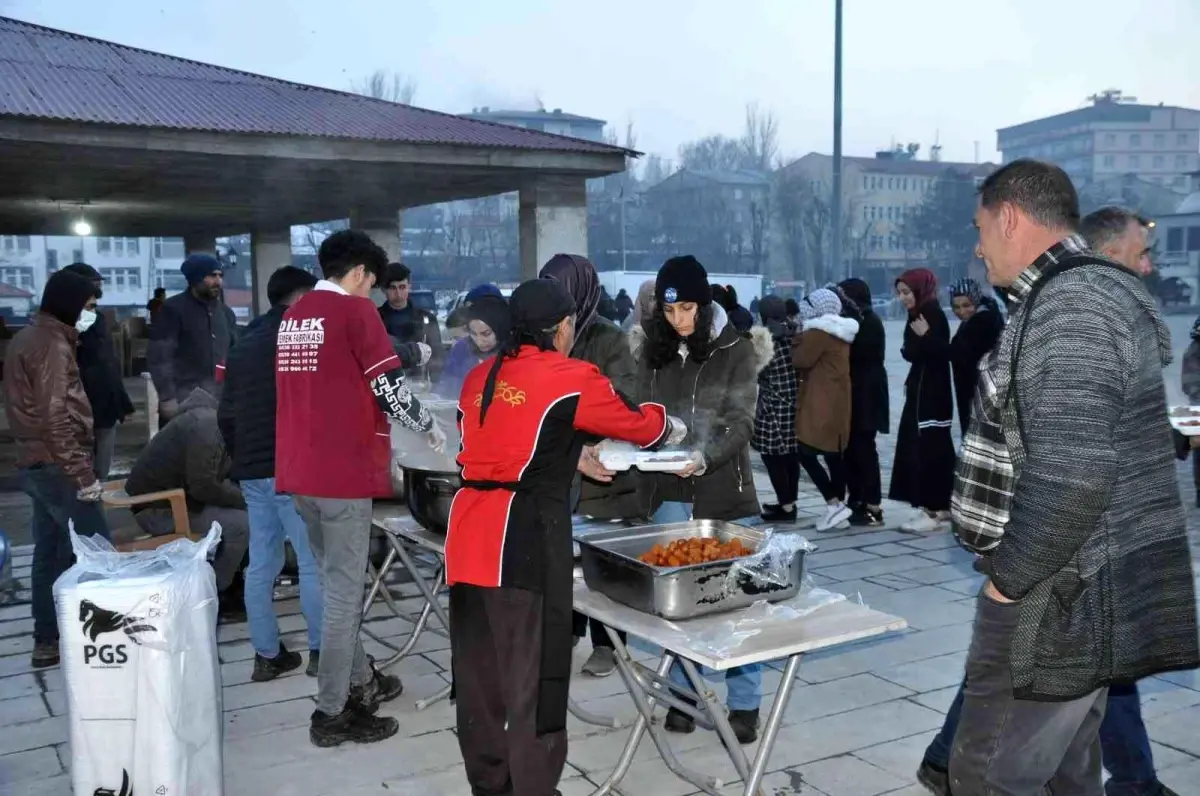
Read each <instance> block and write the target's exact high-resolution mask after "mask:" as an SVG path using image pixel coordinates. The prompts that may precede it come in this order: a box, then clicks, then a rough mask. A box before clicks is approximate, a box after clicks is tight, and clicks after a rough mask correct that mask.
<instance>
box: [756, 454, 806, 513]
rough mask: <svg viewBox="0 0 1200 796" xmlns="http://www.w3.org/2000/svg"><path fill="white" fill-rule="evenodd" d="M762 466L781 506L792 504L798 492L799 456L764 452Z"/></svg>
mask: <svg viewBox="0 0 1200 796" xmlns="http://www.w3.org/2000/svg"><path fill="white" fill-rule="evenodd" d="M762 460H763V466H764V467H766V468H767V477H768V478H770V479H771V488H772V489H774V490H775V499H776V500H777V501H779V505H781V506H789V505H793V504H795V502H796V497H797V496H798V495H799V494H800V456H799V454H796V453H764V454H762Z"/></svg>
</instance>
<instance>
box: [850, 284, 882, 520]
mask: <svg viewBox="0 0 1200 796" xmlns="http://www.w3.org/2000/svg"><path fill="white" fill-rule="evenodd" d="M838 290H839V291H840V292H841V295H842V311H843V313H844V314H846V313H851V312H853V313H856V319H857V320H858V334H857V335H855V337H854V342H853V343H851V344H850V442H849V444H848V445H846V451H845V453H844V454H843V459H844V462H845V468H846V489H847V494H848V503H849V505H850V509H851V511H852V512H853V513H852V514H851V515H850V524H851V525H855V526H868V527H878V526H881V525H883V506H882V503H883V483H882V479H881V477H880V473H879V451H878V449H877V448H876V447H875V435H876V434H887V433H888V431H889V430H890V425H891V417H890V414H889V409H888V378H887V370H886V368H884V365H883V362H884V359H885V358H886V356H887V333H886V332H885V331H884V328H883V321H882V320H880V318H879V316H878V315H876V314H875V311H874V309H873V308H872V306H871V288H869V287H868V286H867V283H866V282H864V281H863V280H861V279H853V278H852V279H846V280H843V281H842V282H839V283H838Z"/></svg>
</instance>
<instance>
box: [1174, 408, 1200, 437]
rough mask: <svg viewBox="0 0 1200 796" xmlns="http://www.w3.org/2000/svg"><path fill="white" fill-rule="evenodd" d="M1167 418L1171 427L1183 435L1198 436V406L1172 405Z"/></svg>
mask: <svg viewBox="0 0 1200 796" xmlns="http://www.w3.org/2000/svg"><path fill="white" fill-rule="evenodd" d="M1167 418H1168V419H1169V420H1170V421H1171V428H1173V429H1175V430H1176V431H1178V432H1179V433H1180V434H1182V435H1184V436H1185V437H1197V436H1200V406H1172V407H1171V411H1169V412H1168V413H1167Z"/></svg>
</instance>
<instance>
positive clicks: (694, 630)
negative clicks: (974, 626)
mask: <svg viewBox="0 0 1200 796" xmlns="http://www.w3.org/2000/svg"><path fill="white" fill-rule="evenodd" d="M574 603H575V610H576V611H579V612H580V613H582V614H587V615H588V616H590V617H592V618H594V619H596V620H598V621H599V622H601V623H602V624H605V625H608V626H609V627H612V628H615V629H617V630H624V631H625V632H627V633H628V634H629V635H631V636H637V637H638V638H642V639H645V640H646V641H649V642H650V643H652V644H657V645H658V646H660V647H663V648H664V649H667V650H670V651H671V652H674V653H677V654H679V655H682V656H684V657H686V658H688V659H689V660H691V661H695V662H696V663H699V664H701V665H703V666H707V667H709V668H710V669H716V670H718V671H724V670H726V669H732V668H733V667H735V666H745V665H746V664H750V663H764V662H766V661H771V660H777V659H779V658H787V657H790V656H792V655H796V654H798V653H801V652H813V651H815V650H819V649H825V648H826V647H835V646H838V645H840V644H848V643H850V642H852V641H861V640H863V639H867V638H871V637H873V636H881V635H883V634H885V633H893V632H896V631H899V630H903V629H904V628H906V627H908V622H907V621H906V620H904V619H902V618H901V617H898V616H892V615H891V614H885V613H883V612H881V611H875V610H872V609H870V608H868V607H866V606H865V605H860V604H858V603H856V602H851V601H850V600H843V601H841V602H837V603H833V604H832V605H826V606H824V607H822V608H818V609H817V610H815V611H813V612H812V613H810V614H808V615H807V616H804V617H802V618H800V619H784V620H774V621H773V620H771V619H765V620H764V621H762V622H760V623H757V624H756V625H755V627H756V628H757V629H758V632H757V633H755V634H753V635H751V636H748V637H747V638H744V639H743V640H742V642H741V643H740V644H737V645H736V646H732V645H731V648H730V649H728V650H715V649H713V648H712V646H710V645H708V644H705V643H704V641H703V640H702V639H703V638H704V637H705V636H708V637H710V638H728V637H730V636H731V635H732V633H733V628H732V623H733V622H736V621H737V620H738V617H739V615H740V614H743V613H745V611H749V610H753V609H743V610H742V611H730V612H728V613H721V614H711V615H709V616H701V617H698V618H696V619H688V620H684V621H671V620H668V619H662V618H661V617H657V616H654V615H653V614H647V613H643V612H641V611H638V610H636V609H633V608H630V607H628V606H625V605H621V604H620V603H617V602H613V601H612V600H610V599H609V598H608V597H605V596H604V595H603V594H599V593H597V592H594V591H591V590H590V589H588V587H587V586H586V585H584V583H583V582H582V581H576V583H575V595H574ZM808 604H811V602H810V600H809V597H808V596H807V592H802V593H801V594H799V595H797V596H796V597H794V598H792V599H791V600H784V601H782V602H779V603H775V605H779V606H792V607H794V608H796V609H797V610H799V609H802V608H804V607H805V606H806V605H808ZM740 629H741V628H740V627H739V630H740Z"/></svg>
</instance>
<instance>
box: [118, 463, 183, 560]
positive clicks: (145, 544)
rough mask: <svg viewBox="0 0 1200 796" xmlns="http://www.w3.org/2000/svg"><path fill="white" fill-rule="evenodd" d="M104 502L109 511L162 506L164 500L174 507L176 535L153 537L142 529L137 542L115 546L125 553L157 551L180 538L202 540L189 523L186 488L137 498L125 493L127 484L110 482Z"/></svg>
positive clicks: (139, 530)
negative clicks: (157, 504)
mask: <svg viewBox="0 0 1200 796" xmlns="http://www.w3.org/2000/svg"><path fill="white" fill-rule="evenodd" d="M100 500H101V501H102V502H103V504H104V507H105V508H106V509H130V508H133V507H134V506H143V505H145V504H147V503H158V502H160V501H163V500H165V501H167V502H168V503H170V504H171V518H172V519H173V520H174V522H175V532H174V533H170V534H164V535H163V536H151V535H150V534H148V533H145V532H143V531H142V530H141V529H140V528H139V529H138V530H137V535H136V536H135V537H134V538H133V539H130V540H128V541H123V542H117V543H115V544H114V545H113V546H114V547H116V548H117V550H119V551H121V552H122V553H128V552H132V551H134V550H153V549H155V548H156V547H159V546H161V545H164V544H166V543H167V542H173V541H175V540H176V539H191V540H193V541H195V540H196V539H198V538H199V537H198V536H196V535H193V534H192V529H191V527H190V526H189V524H188V512H187V498H185V497H184V494H183V490H182V489H167V490H164V491H162V492H151V493H149V494H146V495H137V496H136V497H133V496H130V495H129V494H128V493H127V492H126V491H125V481H123V480H122V481H109V482H107V483H106V484H105V485H104V494H103V495H102V496H101V498H100Z"/></svg>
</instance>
